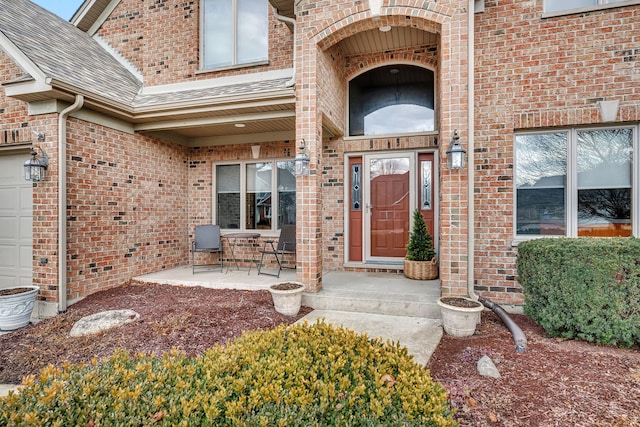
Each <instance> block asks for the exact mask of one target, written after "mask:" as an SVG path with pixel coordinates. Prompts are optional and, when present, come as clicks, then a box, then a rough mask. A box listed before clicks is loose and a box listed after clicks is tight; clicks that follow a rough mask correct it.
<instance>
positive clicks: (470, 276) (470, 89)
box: [467, 0, 478, 299]
mask: <svg viewBox="0 0 640 427" xmlns="http://www.w3.org/2000/svg"><path fill="white" fill-rule="evenodd" d="M467 9H468V10H467V12H468V18H469V22H468V26H467V27H468V30H467V31H468V36H467V43H468V46H467V52H468V58H467V64H468V65H467V66H468V67H469V68H468V71H467V79H468V82H467V93H468V96H467V114H468V117H467V120H468V128H469V132H468V135H469V136H468V138H469V142H468V144H469V149H468V150H467V153H469V154H468V161H467V169H468V185H467V188H468V195H467V199H468V200H469V206H468V207H467V210H468V221H469V223H468V225H467V230H468V234H467V257H468V260H467V293H468V294H469V297H470V298H473V299H478V296H477V295H476V293H475V291H474V282H475V272H474V264H475V242H474V237H475V234H476V229H475V203H474V196H475V162H474V155H473V154H474V153H473V151H474V149H475V144H474V134H475V117H474V115H475V106H474V99H475V80H474V79H475V75H474V73H475V46H474V43H475V22H474V19H475V0H469V5H468V7H467Z"/></svg>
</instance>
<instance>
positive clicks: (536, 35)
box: [475, 0, 640, 304]
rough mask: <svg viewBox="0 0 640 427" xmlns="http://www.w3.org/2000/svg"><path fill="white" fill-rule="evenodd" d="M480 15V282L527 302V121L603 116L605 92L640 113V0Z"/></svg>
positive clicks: (520, 6)
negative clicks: (522, 167) (517, 222)
mask: <svg viewBox="0 0 640 427" xmlns="http://www.w3.org/2000/svg"><path fill="white" fill-rule="evenodd" d="M485 6H486V7H485V12H484V13H480V14H477V15H476V33H475V34H476V43H475V47H476V98H475V99H476V115H475V121H476V129H475V134H476V150H475V155H476V157H477V160H476V162H477V163H476V164H477V166H476V182H475V185H476V200H475V206H476V254H475V255H476V290H478V291H479V292H481V293H482V294H483V295H485V296H487V297H489V298H493V299H495V300H496V301H498V302H504V303H513V304H521V303H522V302H523V298H522V294H521V293H520V292H521V288H520V285H519V284H518V282H517V277H516V275H517V272H516V264H515V263H516V249H515V248H513V247H512V241H513V238H514V229H513V222H514V213H513V209H514V208H513V206H514V205H513V204H514V183H513V140H514V132H515V131H516V130H518V129H536V128H546V127H554V126H576V125H583V124H592V123H594V124H598V123H601V119H600V116H599V112H598V109H597V101H599V100H611V99H618V100H620V112H621V114H620V116H619V119H622V120H624V121H632V122H633V121H638V120H640V56H638V52H640V40H638V37H637V34H638V22H640V6H632V7H624V8H616V9H608V10H602V11H597V12H589V13H582V14H576V15H569V16H561V17H555V18H548V19H542V18H541V14H542V2H522V1H517V0H500V1H496V0H494V1H487V2H486V3H485Z"/></svg>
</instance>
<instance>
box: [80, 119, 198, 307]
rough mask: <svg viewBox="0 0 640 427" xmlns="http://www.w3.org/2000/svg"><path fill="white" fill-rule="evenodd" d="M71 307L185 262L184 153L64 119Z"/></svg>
mask: <svg viewBox="0 0 640 427" xmlns="http://www.w3.org/2000/svg"><path fill="white" fill-rule="evenodd" d="M67 133H68V141H69V147H68V151H67V162H68V196H67V205H68V211H67V215H68V216H67V224H68V225H67V234H68V249H67V257H68V258H67V263H68V271H69V273H68V285H67V286H68V296H69V298H70V299H73V298H77V297H80V296H84V295H88V294H90V293H93V292H96V291H97V290H101V289H105V288H110V287H114V286H119V285H122V284H123V283H125V282H126V281H127V280H129V279H130V278H131V277H133V276H136V275H140V274H145V273H150V272H153V271H159V270H162V269H165V268H172V267H176V266H179V265H183V264H186V263H187V262H188V255H189V251H188V221H187V212H188V203H189V200H188V197H187V194H186V193H185V191H184V190H185V188H186V186H187V177H188V162H187V151H186V149H185V148H183V147H180V146H177V145H174V144H169V143H166V142H162V141H160V140H157V139H154V138H149V137H146V136H143V135H132V134H127V133H124V132H120V131H116V130H113V129H110V128H106V127H103V126H99V125H95V124H89V123H85V122H81V121H79V120H75V119H70V120H69V124H68V127H67Z"/></svg>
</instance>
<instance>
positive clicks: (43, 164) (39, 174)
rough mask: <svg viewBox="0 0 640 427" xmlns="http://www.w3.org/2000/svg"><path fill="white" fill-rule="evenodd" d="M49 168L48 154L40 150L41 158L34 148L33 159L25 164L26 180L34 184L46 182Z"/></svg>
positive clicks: (32, 151)
mask: <svg viewBox="0 0 640 427" xmlns="http://www.w3.org/2000/svg"><path fill="white" fill-rule="evenodd" d="M47 167H49V158H48V157H47V153H45V152H44V151H43V150H42V148H40V156H38V152H37V151H36V149H35V148H33V149H32V150H31V158H30V159H29V160H27V161H26V162H24V179H26V180H27V181H33V182H41V181H44V176H45V171H46V170H47Z"/></svg>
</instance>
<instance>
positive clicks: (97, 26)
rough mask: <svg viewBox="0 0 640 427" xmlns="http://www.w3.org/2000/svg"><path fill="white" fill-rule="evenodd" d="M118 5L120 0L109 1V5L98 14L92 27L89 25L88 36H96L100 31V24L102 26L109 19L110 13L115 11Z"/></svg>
mask: <svg viewBox="0 0 640 427" xmlns="http://www.w3.org/2000/svg"><path fill="white" fill-rule="evenodd" d="M119 3H120V0H111V2H110V3H109V5H108V6H107V7H105V8H104V10H103V11H102V13H101V14H100V16H99V17H98V19H97V20H96V22H94V23H93V25H91V27H90V28H89V31H87V34H89V35H90V36H93V35H94V34H96V33H97V32H98V30H99V29H100V27H102V24H104V22H105V21H106V20H107V19H108V18H109V16H111V13H112V12H113V11H114V10H115V8H116V7H117V6H118V4H119Z"/></svg>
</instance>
